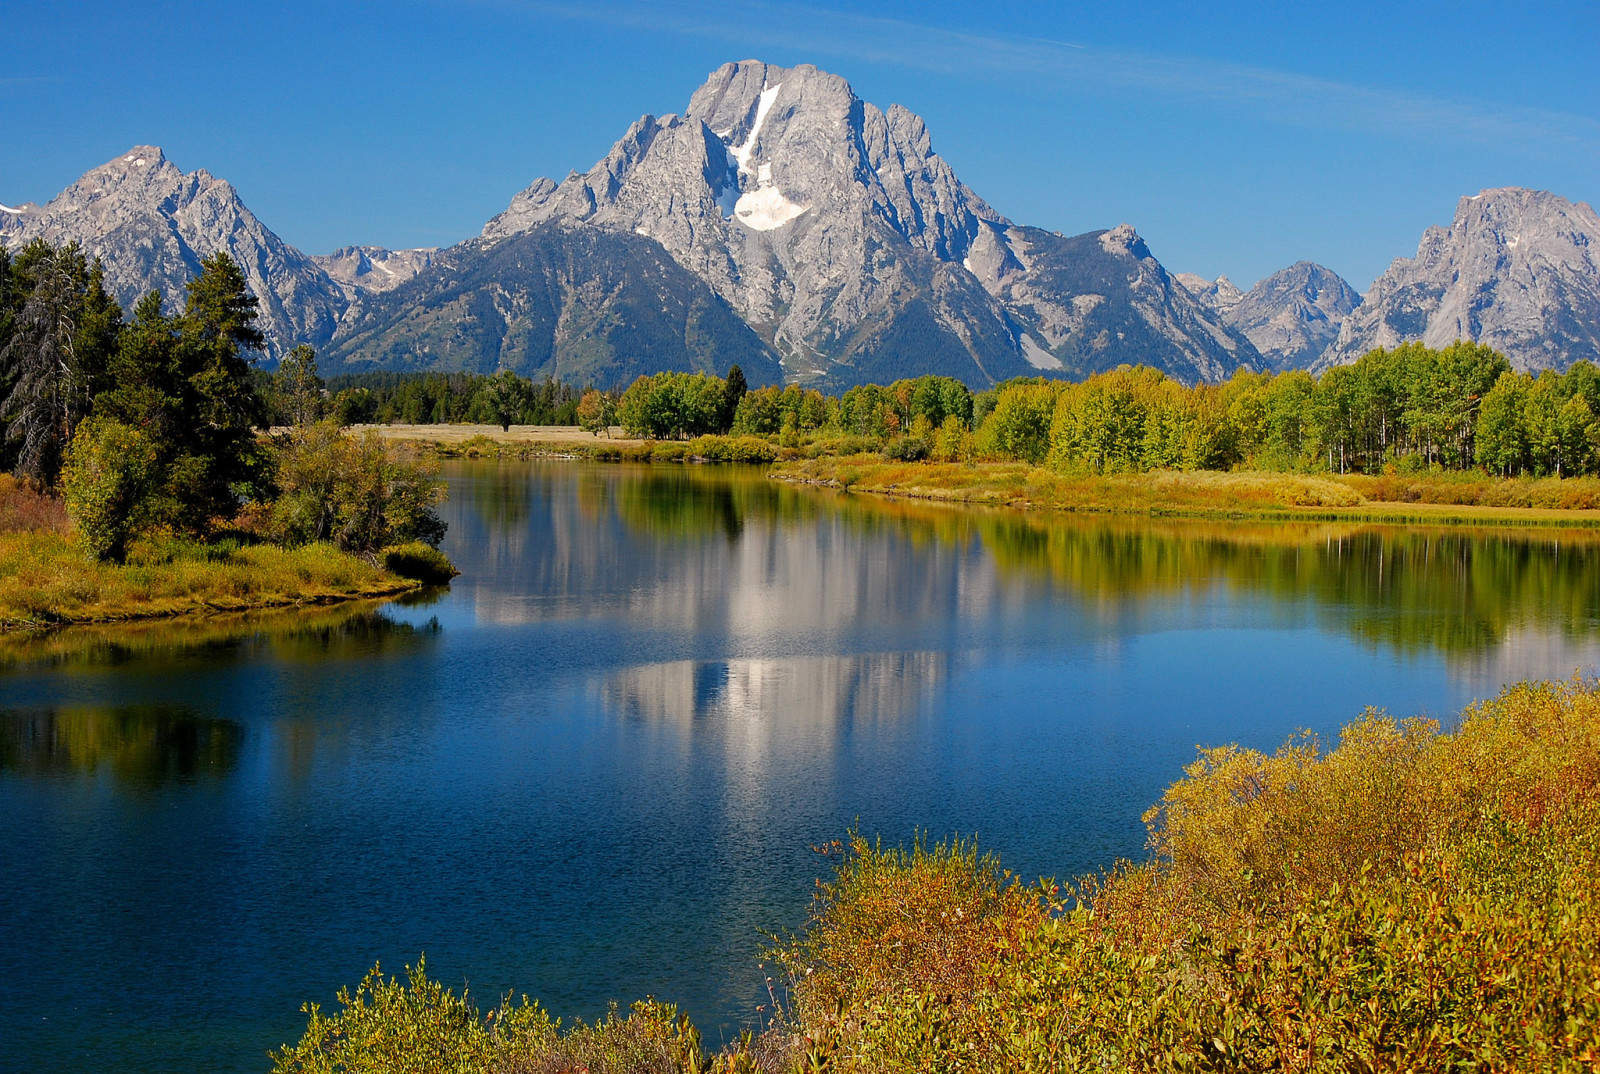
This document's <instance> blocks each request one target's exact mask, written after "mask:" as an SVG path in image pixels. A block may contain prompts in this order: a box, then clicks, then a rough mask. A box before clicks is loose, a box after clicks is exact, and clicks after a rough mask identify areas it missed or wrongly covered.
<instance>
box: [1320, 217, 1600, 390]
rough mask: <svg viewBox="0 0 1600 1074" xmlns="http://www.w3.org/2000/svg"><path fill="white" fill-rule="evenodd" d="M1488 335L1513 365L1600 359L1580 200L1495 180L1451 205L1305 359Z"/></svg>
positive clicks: (1598, 260)
mask: <svg viewBox="0 0 1600 1074" xmlns="http://www.w3.org/2000/svg"><path fill="white" fill-rule="evenodd" d="M1418 339H1420V340H1421V341H1422V342H1424V343H1426V344H1427V345H1429V346H1431V347H1439V346H1445V345H1447V344H1449V343H1452V342H1454V341H1455V340H1457V339H1471V340H1475V341H1477V342H1480V343H1484V344H1487V345H1489V346H1491V347H1493V348H1494V349H1496V350H1498V351H1500V352H1502V353H1503V354H1505V356H1506V357H1507V358H1509V359H1510V360H1511V364H1512V365H1513V366H1515V367H1516V368H1518V369H1523V370H1537V369H1565V368H1566V367H1567V366H1569V365H1571V364H1572V363H1573V362H1575V361H1577V360H1578V359H1580V358H1583V359H1588V360H1589V361H1600V217H1597V216H1596V215H1595V211H1594V209H1592V208H1590V207H1589V205H1588V204H1586V203H1584V202H1576V203H1574V202H1570V201H1568V200H1566V199H1565V198H1562V197H1558V196H1557V195H1555V194H1551V193H1547V192H1545V191H1542V190H1525V189H1522V188H1520V187H1501V188H1499V189H1495V190H1485V191H1483V192H1482V193H1479V194H1475V195H1473V196H1472V197H1469V198H1462V199H1461V200H1460V202H1458V203H1457V205H1456V215H1455V220H1454V222H1453V223H1451V225H1450V226H1449V227H1448V228H1442V227H1430V228H1428V229H1427V230H1426V231H1425V232H1423V234H1422V241H1421V243H1420V244H1419V245H1418V247H1417V256H1416V257H1414V258H1402V259H1399V260H1397V261H1395V262H1394V264H1392V265H1390V266H1389V270H1388V271H1387V272H1385V273H1384V274H1383V275H1382V276H1379V277H1378V279H1377V280H1376V281H1375V282H1374V283H1373V285H1372V289H1371V290H1370V291H1368V292H1367V295H1366V299H1365V300H1364V301H1363V303H1362V305H1361V306H1360V308H1358V309H1357V310H1356V311H1355V312H1354V313H1353V314H1351V316H1350V317H1349V318H1348V319H1346V321H1345V323H1344V326H1343V327H1342V328H1341V329H1340V331H1339V337H1338V339H1337V340H1336V341H1335V342H1334V344H1333V346H1331V347H1330V348H1329V349H1328V351H1327V352H1326V353H1325V354H1324V355H1323V356H1322V358H1321V359H1320V360H1319V361H1318V362H1317V363H1316V365H1315V366H1314V368H1316V369H1322V368H1326V367H1328V366H1330V365H1338V364H1341V363H1344V362H1352V361H1355V359H1357V358H1359V357H1360V356H1361V355H1363V354H1365V353H1366V352H1367V351H1369V350H1372V349H1374V348H1376V347H1392V346H1395V345H1396V344H1399V343H1403V342H1407V341H1410V340H1418Z"/></svg>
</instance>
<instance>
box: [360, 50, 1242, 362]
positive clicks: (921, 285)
mask: <svg viewBox="0 0 1600 1074" xmlns="http://www.w3.org/2000/svg"><path fill="white" fill-rule="evenodd" d="M547 223H560V224H562V225H564V226H565V227H567V228H568V229H570V230H571V233H578V232H580V231H583V230H592V229H600V230H605V231H609V232H612V233H621V234H635V235H639V236H643V237H645V238H648V239H650V240H652V241H653V242H655V243H657V244H659V245H660V246H661V247H662V248H663V249H664V250H665V251H666V252H667V253H668V254H669V255H670V256H671V257H672V259H673V260H674V261H676V262H677V263H678V264H679V265H681V266H682V267H683V268H685V269H687V270H688V271H689V272H691V273H693V274H694V275H695V276H697V277H698V278H699V279H701V280H703V281H705V283H706V284H707V285H708V286H710V287H711V289H712V290H713V291H715V292H716V293H717V294H718V295H720V296H721V297H722V298H724V299H725V300H726V301H727V302H728V304H729V305H730V306H731V307H732V309H733V310H734V311H736V312H737V313H738V314H739V316H740V317H742V318H743V319H744V320H745V322H746V323H748V324H749V325H750V326H751V328H753V329H754V330H755V332H756V333H757V334H758V335H759V336H760V337H761V338H762V339H763V340H765V341H766V342H767V343H769V344H770V345H771V347H772V348H773V350H774V351H775V352H776V353H777V354H778V355H779V356H780V358H781V359H782V362H783V368H784V371H785V375H786V376H787V378H788V379H790V380H801V381H806V382H816V383H822V384H825V385H828V386H831V387H843V386H847V385H849V384H853V383H860V382H862V381H869V380H870V381H879V382H884V381H888V380H892V379H894V378H896V377H899V376H905V375H909V374H913V373H928V372H935V373H943V374H947V375H951V376H957V377H961V378H962V379H964V380H966V381H968V382H969V383H974V384H985V383H990V382H993V381H996V380H1000V379H1004V378H1006V377H1011V376H1015V375H1018V374H1023V373H1035V372H1038V371H1041V370H1044V371H1060V372H1065V373H1084V372H1090V371H1092V370H1095V369H1100V368H1105V367H1106V366H1107V365H1115V364H1116V363H1117V362H1120V361H1144V362H1147V363H1149V364H1152V365H1156V366H1159V367H1161V368H1164V369H1166V370H1168V371H1169V372H1171V373H1172V374H1173V375H1175V376H1177V377H1179V378H1181V379H1184V380H1189V381H1193V380H1196V379H1214V378H1215V377H1217V376H1221V375H1226V374H1227V373H1230V372H1232V370H1233V369H1234V368H1235V367H1236V366H1238V365H1241V364H1243V365H1248V366H1252V367H1254V366H1256V365H1258V364H1260V356H1259V355H1258V354H1256V352H1255V349H1254V347H1252V346H1251V345H1250V343H1249V342H1248V341H1247V340H1245V339H1244V337H1242V336H1241V335H1239V334H1238V333H1235V332H1233V331H1232V330H1230V329H1228V328H1227V327H1226V326H1225V325H1223V324H1222V323H1221V322H1220V320H1219V319H1218V318H1217V316H1216V314H1215V313H1214V312H1213V311H1212V310H1211V309H1210V308H1209V307H1207V306H1205V305H1204V304H1203V303H1201V302H1199V301H1197V300H1196V299H1195V298H1194V296H1192V295H1191V294H1189V292H1188V291H1187V290H1185V289H1184V288H1183V287H1182V286H1181V285H1176V284H1175V283H1174V281H1173V279H1172V277H1171V276H1169V275H1168V274H1167V273H1166V271H1165V270H1164V269H1163V268H1162V267H1161V266H1160V264H1159V263H1158V262H1157V261H1156V260H1155V258H1154V257H1153V256H1151V254H1150V252H1149V250H1148V249H1147V248H1146V246H1145V244H1144V242H1143V241H1142V240H1140V239H1139V237H1138V236H1137V235H1136V234H1135V233H1134V232H1133V230H1132V228H1129V227H1127V226H1126V225H1123V226H1122V227H1119V228H1116V229H1113V230H1112V231H1108V232H1092V233H1090V234H1088V235H1080V236H1077V237H1076V238H1067V237H1064V236H1061V235H1058V234H1054V233H1051V232H1047V231H1041V230H1039V229H1035V228H1024V227H1019V226H1017V225H1015V224H1013V223H1012V222H1011V221H1009V220H1007V219H1006V218H1005V217H1003V216H1001V215H1000V214H999V213H998V212H996V211H995V210H994V209H993V208H991V207H990V206H989V205H988V204H987V203H986V202H985V201H984V200H983V199H982V198H980V197H978V195H977V194H975V193H974V192H973V191H972V190H970V189H969V188H968V187H966V186H965V185H964V184H963V183H962V182H961V181H960V180H959V179H958V178H957V177H956V175H955V173H954V171H953V170H952V169H951V167H950V166H949V164H948V163H947V162H946V161H945V160H944V159H943V158H941V157H940V156H939V155H938V154H937V153H936V152H934V150H933V147H932V142H931V139H930V137H929V134H928V130H927V126H926V124H924V122H923V121H922V119H920V118H919V117H918V116H916V115H915V114H913V113H912V112H910V111H908V110H907V109H905V108H902V107H900V106H899V105H893V106H891V107H890V108H889V109H888V111H886V112H885V111H881V110H879V109H878V108H877V107H875V106H873V105H871V104H868V103H866V102H863V101H862V100H860V99H859V98H858V97H857V96H856V95H855V93H854V91H853V90H852V89H851V88H850V85H849V83H847V82H846V81H845V80H844V79H842V78H840V77H838V76H837V75H832V74H828V73H827V72H824V71H819V70H817V69H816V68H815V67H812V66H809V65H802V66H799V67H792V68H782V67H775V66H771V65H768V64H764V63H760V62H756V61H745V62H742V63H731V64H727V65H724V66H723V67H721V68H719V69H718V70H717V71H715V72H713V73H712V75H711V76H710V78H709V80H708V81H707V82H706V83H705V84H704V85H703V86H701V87H700V88H699V89H698V90H696V91H695V93H694V94H693V96H692V97H691V98H690V100H689V105H688V108H687V109H686V111H685V112H684V114H683V115H674V114H669V115H665V116H661V117H656V116H653V115H646V116H644V117H642V118H640V119H639V120H638V121H637V122H635V123H634V124H633V126H632V127H630V128H629V130H628V132H627V133H626V134H625V135H624V136H623V138H622V139H621V140H620V141H618V142H617V143H616V145H615V146H614V147H613V148H612V150H611V152H610V153H608V154H607V155H606V156H605V158H604V159H602V160H601V161H599V162H598V163H597V164H596V165H595V166H594V167H593V168H591V169H590V170H589V171H588V172H586V173H582V174H579V173H577V172H574V173H572V174H570V175H568V176H567V178H566V179H564V180H563V181H562V182H560V183H555V182H552V181H551V180H549V179H540V180H538V181H537V182H535V183H534V184H533V185H531V186H529V187H528V188H527V189H526V190H524V191H522V192H521V193H520V194H518V195H517V196H516V197H515V198H513V199H512V202H511V204H510V206H509V207H508V208H507V209H506V211H505V212H503V213H501V214H500V215H498V216H496V217H495V218H494V219H492V220H490V221H489V223H488V225H487V226H486V227H485V228H484V230H483V233H482V235H481V236H480V237H479V238H478V239H477V240H474V241H472V242H469V243H466V244H463V246H462V247H461V248H460V257H461V258H462V259H463V260H465V259H470V258H473V257H488V256H490V255H491V252H492V251H493V249H494V248H495V246H496V245H497V244H498V243H501V242H504V241H506V240H508V239H509V238H511V237H513V236H515V235H518V234H521V233H523V232H525V231H528V230H529V229H532V228H536V227H539V226H542V225H544V224H547ZM379 334H380V335H381V332H380V333H379Z"/></svg>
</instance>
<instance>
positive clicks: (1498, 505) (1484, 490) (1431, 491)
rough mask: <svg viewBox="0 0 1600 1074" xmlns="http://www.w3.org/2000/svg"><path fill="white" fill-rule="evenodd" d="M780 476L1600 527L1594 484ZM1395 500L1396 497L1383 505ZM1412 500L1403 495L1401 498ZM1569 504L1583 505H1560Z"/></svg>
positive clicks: (997, 468)
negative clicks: (1592, 504)
mask: <svg viewBox="0 0 1600 1074" xmlns="http://www.w3.org/2000/svg"><path fill="white" fill-rule="evenodd" d="M770 474H771V476H772V477H774V478H776V479H777V480H780V481H788V482H792V483H796V484H816V485H826V486H831V487H835V488H848V489H850V490H851V491H852V492H870V493H876V494H881V495H890V496H909V497H915V498H918V499H928V500H943V501H949V502H957V503H981V504H992V505H997V506H1006V507H1019V508H1043V509H1050V510H1058V511H1083V512H1098V513H1108V514H1147V515H1180V516H1192V517H1212V518H1263V519H1282V518H1293V519H1304V520H1318V521H1321V520H1326V521H1351V522H1390V523H1425V524H1430V525H1458V524H1476V525H1482V524H1491V525H1549V524H1552V523H1555V524H1559V525H1563V526H1600V510H1596V509H1595V508H1594V507H1593V506H1587V505H1588V504H1590V503H1592V502H1600V501H1594V500H1591V499H1590V497H1591V496H1593V495H1594V494H1595V493H1596V491H1597V490H1600V482H1595V481H1594V480H1593V479H1579V480H1575V481H1574V480H1569V481H1567V482H1553V481H1550V480H1546V481H1542V482H1538V481H1501V480H1499V479H1495V478H1487V477H1481V476H1474V475H1465V480H1463V479H1462V478H1461V477H1458V476H1456V475H1448V476H1442V477H1441V476H1436V475H1426V476H1422V477H1410V478H1393V477H1391V478H1367V477H1349V476H1345V477H1341V476H1335V475H1311V474H1289V473H1273V472H1267V471H1234V472H1218V471H1210V470H1201V471H1192V472H1178V471H1167V470H1158V471H1154V472H1151V473H1146V474H1063V473H1058V472H1056V471H1054V470H1047V469H1044V468H1041V467H1036V466H1029V465H1028V464H1027V463H1021V462H981V463H933V462H889V461H885V460H883V459H882V458H881V457H879V456H877V455H858V456H853V457H847V458H833V457H822V458H816V459H807V460H798V461H793V462H781V463H779V464H778V465H776V466H774V467H773V468H772V470H771V471H770ZM1590 486H1593V487H1592V488H1591V487H1590ZM1386 494H1387V495H1394V496H1396V497H1397V498H1396V499H1395V500H1384V499H1379V498H1378V497H1380V496H1383V495H1386ZM1402 496H1403V497H1404V499H1401V498H1399V497H1402ZM1428 500H1434V501H1436V502H1426V501H1428ZM1564 502H1571V503H1574V504H1578V505H1583V506H1572V507H1562V506H1556V505H1558V504H1561V503H1564ZM1519 504H1541V505H1542V504H1550V505H1551V506H1518V505H1519Z"/></svg>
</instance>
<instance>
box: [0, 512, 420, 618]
mask: <svg viewBox="0 0 1600 1074" xmlns="http://www.w3.org/2000/svg"><path fill="white" fill-rule="evenodd" d="M420 584H421V583H419V582H416V581H412V580H410V579H408V578H403V577H400V576H399V575H398V574H395V573H393V572H391V571H388V570H385V569H384V568H382V567H380V566H377V565H374V564H372V563H369V562H367V561H366V560H365V559H362V558H361V557H359V556H354V555H351V554H349V553H345V552H340V551H339V550H337V549H335V548H334V547H333V546H332V545H328V544H313V545H304V546H301V547H297V548H282V547H278V546H275V545H270V544H241V543H240V542H238V541H236V540H225V541H220V542H216V543H211V544H205V543H201V542H197V541H190V540H184V539H181V538H177V537H165V536H153V537H144V538H140V539H137V540H135V541H134V542H133V544H132V545H131V546H130V548H129V551H128V559H127V562H126V563H124V564H114V563H105V562H93V561H91V560H90V559H89V558H88V557H86V556H85V555H84V553H83V551H82V549H81V548H79V547H78V545H77V544H76V543H75V542H74V541H73V540H72V539H71V538H70V537H69V536H68V535H66V534H64V533H61V532H59V531H52V530H33V531H28V532H21V533H9V534H0V630H18V629H39V628H44V627H53V626H62V625H66V624H70V623H107V622H117V621H124V620H132V619H150V618H157V617H163V616H174V615H185V614H193V613H212V612H236V611H242V610H245V609H251V608H274V607H286V606H290V605H304V604H319V603H329V602H333V601H345V600H354V599H358V598H363V597H385V596H394V595H397V594H400V593H405V592H407V591H409V590H412V589H416V588H418V587H419V586H420Z"/></svg>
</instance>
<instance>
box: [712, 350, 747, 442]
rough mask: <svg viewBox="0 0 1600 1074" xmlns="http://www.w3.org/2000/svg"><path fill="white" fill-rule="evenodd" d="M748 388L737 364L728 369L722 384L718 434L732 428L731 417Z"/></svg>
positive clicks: (736, 411) (742, 371)
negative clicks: (720, 421) (720, 425)
mask: <svg viewBox="0 0 1600 1074" xmlns="http://www.w3.org/2000/svg"><path fill="white" fill-rule="evenodd" d="M749 390H750V386H749V385H748V384H747V383H745V379H744V370H742V369H740V368H739V366H738V365H737V364H735V365H731V366H729V367H728V376H727V379H726V380H724V381H723V383H722V427H721V429H719V430H718V431H719V432H724V433H725V432H727V431H728V430H729V429H732V428H733V416H734V415H735V414H736V413H738V410H739V400H741V399H743V398H744V397H745V393H746V392H748V391H749Z"/></svg>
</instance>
